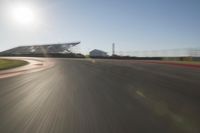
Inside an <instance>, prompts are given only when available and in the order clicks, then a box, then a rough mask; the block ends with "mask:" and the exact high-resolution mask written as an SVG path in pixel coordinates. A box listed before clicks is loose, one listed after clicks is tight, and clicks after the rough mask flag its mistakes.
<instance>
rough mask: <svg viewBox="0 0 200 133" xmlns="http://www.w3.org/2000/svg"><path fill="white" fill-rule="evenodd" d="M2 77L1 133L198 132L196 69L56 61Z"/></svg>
mask: <svg viewBox="0 0 200 133" xmlns="http://www.w3.org/2000/svg"><path fill="white" fill-rule="evenodd" d="M55 62H56V65H55V66H54V67H53V68H50V69H47V70H44V71H40V72H36V73H32V74H26V75H21V76H17V77H12V78H6V79H1V80H0V132H1V133H179V132H180V133H198V132H200V126H199V125H200V115H199V113H200V106H199V105H200V80H199V79H200V69H191V68H183V67H177V66H170V65H162V64H149V63H148V64H145V63H142V62H135V61H115V60H79V59H55Z"/></svg>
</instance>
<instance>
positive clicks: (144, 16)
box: [0, 0, 200, 53]
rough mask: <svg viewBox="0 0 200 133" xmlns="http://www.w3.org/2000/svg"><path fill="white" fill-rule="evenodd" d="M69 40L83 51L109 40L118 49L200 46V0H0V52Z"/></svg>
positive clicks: (107, 47) (104, 47)
mask: <svg viewBox="0 0 200 133" xmlns="http://www.w3.org/2000/svg"><path fill="white" fill-rule="evenodd" d="M20 5H23V7H27V8H30V10H28V11H30V13H29V14H28V13H25V14H24V11H25V12H26V10H22V11H21V10H20V11H19V10H18V9H17V8H16V7H20ZM13 11H14V13H13ZM28 11H27V12H28ZM13 14H14V15H13ZM27 14H28V15H30V16H31V15H32V17H30V18H26V15H27ZM24 17H25V18H24ZM20 18H21V19H22V20H21V21H20V20H19V19H20ZM73 41H81V45H80V49H81V51H83V52H84V53H85V52H87V51H89V50H92V49H95V48H97V49H102V50H105V51H108V52H110V51H111V44H112V43H113V42H115V43H116V48H117V51H134V50H156V49H173V48H190V47H200V0H0V46H1V47H0V50H1V51H2V50H5V49H8V48H12V47H14V46H18V45H31V44H45V43H57V42H73Z"/></svg>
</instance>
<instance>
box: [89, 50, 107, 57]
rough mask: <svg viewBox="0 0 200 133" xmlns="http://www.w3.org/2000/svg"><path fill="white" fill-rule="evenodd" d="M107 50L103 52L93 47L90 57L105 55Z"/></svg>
mask: <svg viewBox="0 0 200 133" xmlns="http://www.w3.org/2000/svg"><path fill="white" fill-rule="evenodd" d="M107 56H108V54H107V52H104V51H102V50H98V49H94V50H92V51H90V57H107Z"/></svg>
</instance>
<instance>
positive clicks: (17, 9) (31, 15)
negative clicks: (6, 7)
mask: <svg viewBox="0 0 200 133" xmlns="http://www.w3.org/2000/svg"><path fill="white" fill-rule="evenodd" d="M11 15H12V18H13V21H14V22H16V23H19V24H22V25H31V24H33V23H34V22H35V21H36V12H35V11H34V9H33V7H31V6H30V5H26V4H18V5H15V6H13V7H12V8H11Z"/></svg>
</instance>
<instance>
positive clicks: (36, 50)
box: [1, 42, 80, 55]
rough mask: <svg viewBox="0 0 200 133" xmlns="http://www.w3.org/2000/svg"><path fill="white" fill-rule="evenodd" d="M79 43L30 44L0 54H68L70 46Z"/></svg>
mask: <svg viewBox="0 0 200 133" xmlns="http://www.w3.org/2000/svg"><path fill="white" fill-rule="evenodd" d="M78 44H80V42H73V43H59V44H45V45H31V46H19V47H16V48H12V49H9V50H6V51H3V52H1V54H5V55H6V54H8V55H9V54H12V55H23V54H68V53H73V51H71V48H72V47H74V46H76V45H78Z"/></svg>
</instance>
